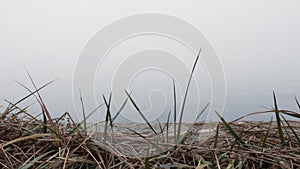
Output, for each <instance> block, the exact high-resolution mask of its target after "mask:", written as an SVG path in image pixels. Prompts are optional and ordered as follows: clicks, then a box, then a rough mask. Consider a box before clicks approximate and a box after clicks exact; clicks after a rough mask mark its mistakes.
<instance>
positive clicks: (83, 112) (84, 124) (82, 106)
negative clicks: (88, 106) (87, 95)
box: [79, 89, 87, 135]
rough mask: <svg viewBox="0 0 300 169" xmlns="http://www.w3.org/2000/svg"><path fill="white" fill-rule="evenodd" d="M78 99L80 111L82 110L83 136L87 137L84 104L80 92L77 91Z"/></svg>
mask: <svg viewBox="0 0 300 169" xmlns="http://www.w3.org/2000/svg"><path fill="white" fill-rule="evenodd" d="M79 95H80V96H79V97H80V103H81V109H82V115H83V126H84V134H85V135H87V125H86V116H85V109H84V103H83V98H82V94H81V90H80V89H79Z"/></svg>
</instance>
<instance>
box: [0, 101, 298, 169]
mask: <svg viewBox="0 0 300 169" xmlns="http://www.w3.org/2000/svg"><path fill="white" fill-rule="evenodd" d="M275 102H276V101H275ZM276 104H277V103H276ZM42 105H43V103H42ZM275 107H276V106H275ZM44 110H47V109H44ZM44 113H45V116H46V117H47V114H48V118H46V119H47V120H45V119H42V120H41V119H38V118H36V117H33V116H31V115H30V113H29V112H27V111H26V110H24V109H21V108H19V107H18V106H17V105H16V104H10V106H9V107H8V108H7V109H6V111H4V112H3V113H2V114H1V116H0V118H1V122H0V148H1V150H0V166H1V168H23V169H26V168H197V169H201V168H298V167H300V148H299V147H300V146H299V145H300V140H299V135H300V122H299V121H297V120H295V121H288V120H286V119H285V116H293V117H295V118H299V114H298V113H297V112H294V111H287V110H278V109H276V108H275V109H274V110H270V111H265V112H257V113H252V114H250V115H251V116H255V114H261V113H274V114H275V115H276V114H278V115H279V116H275V117H277V118H278V119H276V120H274V121H270V122H259V121H256V122H253V121H243V118H241V119H237V120H236V121H232V122H226V121H225V119H223V118H222V117H220V123H218V125H217V127H216V128H215V129H214V133H213V134H212V135H211V136H210V137H207V139H205V140H204V141H201V142H199V141H189V140H188V139H187V140H186V141H183V142H180V143H178V144H176V145H173V148H171V149H169V150H168V151H165V152H163V153H161V154H158V155H154V156H148V157H136V158H133V157H129V156H125V155H122V154H120V153H118V152H115V151H109V149H106V148H104V147H102V146H103V145H102V146H101V144H99V143H98V142H96V141H94V140H93V139H92V137H90V135H87V134H86V131H85V130H84V127H83V126H84V125H81V124H82V123H74V122H73V121H72V117H70V116H69V114H68V113H65V114H64V115H63V116H61V118H58V119H52V118H51V116H49V112H47V111H44ZM66 119H67V120H66ZM278 122H279V123H278ZM203 124H204V123H195V124H194V127H201V126H202V125H203ZM158 132H159V131H158ZM189 132H190V133H189V136H188V137H191V134H193V132H192V131H189ZM142 136H143V135H142V134H139V133H134V135H133V137H142Z"/></svg>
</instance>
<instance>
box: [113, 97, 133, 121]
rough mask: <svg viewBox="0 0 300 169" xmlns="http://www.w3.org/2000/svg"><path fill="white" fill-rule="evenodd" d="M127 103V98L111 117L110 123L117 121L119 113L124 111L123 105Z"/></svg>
mask: <svg viewBox="0 0 300 169" xmlns="http://www.w3.org/2000/svg"><path fill="white" fill-rule="evenodd" d="M130 94H131V93H130ZM130 94H129V95H130ZM127 101H128V97H126V99H125V101H124V102H123V104H122V106H121V107H120V109H119V110H118V112H117V113H116V115H115V116H114V117H113V119H112V122H114V121H115V120H116V119H117V117H118V116H119V114H120V113H121V111H122V110H123V109H124V107H125V105H126V104H127Z"/></svg>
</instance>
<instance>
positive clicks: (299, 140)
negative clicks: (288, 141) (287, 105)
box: [281, 115, 300, 145]
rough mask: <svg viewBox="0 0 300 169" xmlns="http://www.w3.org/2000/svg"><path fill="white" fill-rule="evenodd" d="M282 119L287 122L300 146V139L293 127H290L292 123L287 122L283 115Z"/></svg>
mask: <svg viewBox="0 0 300 169" xmlns="http://www.w3.org/2000/svg"><path fill="white" fill-rule="evenodd" d="M281 117H282V118H283V119H284V121H285V122H286V124H287V125H288V126H289V128H290V129H291V131H292V132H293V134H294V136H295V137H296V139H297V141H298V144H299V145H300V139H299V137H298V135H297V133H296V132H295V130H294V129H293V127H292V126H291V125H290V123H289V122H288V121H287V120H286V118H285V117H284V116H283V115H281Z"/></svg>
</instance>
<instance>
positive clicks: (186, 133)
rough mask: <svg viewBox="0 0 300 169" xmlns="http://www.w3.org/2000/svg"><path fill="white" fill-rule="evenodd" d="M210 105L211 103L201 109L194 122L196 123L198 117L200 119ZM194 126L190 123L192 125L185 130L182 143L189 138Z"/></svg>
mask: <svg viewBox="0 0 300 169" xmlns="http://www.w3.org/2000/svg"><path fill="white" fill-rule="evenodd" d="M208 106H209V103H207V104H206V105H205V106H204V108H203V109H202V110H201V112H200V113H199V114H198V115H197V117H196V119H195V121H194V123H195V122H196V121H198V119H199V118H200V116H201V115H202V114H203V113H204V112H205V110H206V109H207V108H208ZM192 127H193V125H190V127H189V128H188V130H187V131H186V132H185V134H184V136H183V138H182V139H181V141H179V143H180V144H183V143H184V141H185V140H186V139H187V137H188V134H189V132H190V131H191V129H192Z"/></svg>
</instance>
